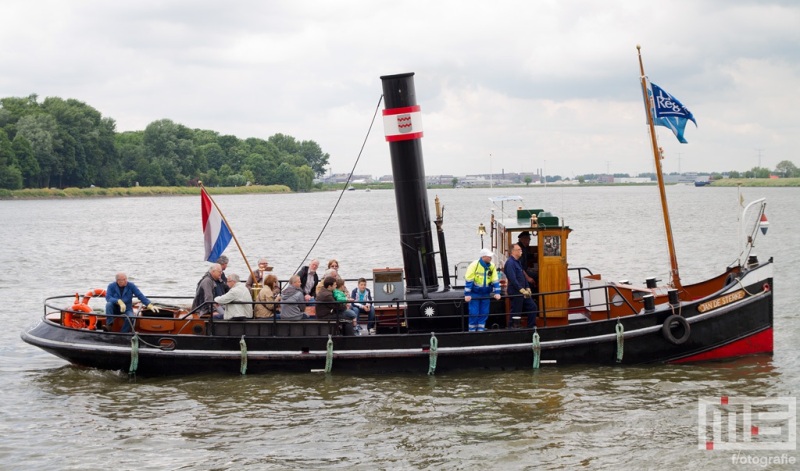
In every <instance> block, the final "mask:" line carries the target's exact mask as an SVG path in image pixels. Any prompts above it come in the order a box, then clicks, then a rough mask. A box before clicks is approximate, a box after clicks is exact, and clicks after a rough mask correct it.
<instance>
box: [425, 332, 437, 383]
mask: <svg viewBox="0 0 800 471" xmlns="http://www.w3.org/2000/svg"><path fill="white" fill-rule="evenodd" d="M438 355H439V339H437V338H436V335H435V334H434V333H433V332H431V349H430V353H429V356H428V375H433V374H434V373H435V372H436V357H437V356H438Z"/></svg>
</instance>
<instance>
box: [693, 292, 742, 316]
mask: <svg viewBox="0 0 800 471" xmlns="http://www.w3.org/2000/svg"><path fill="white" fill-rule="evenodd" d="M743 298H744V290H743V289H740V290H739V291H735V292H733V293H731V294H726V295H725V296H721V297H719V298H717V299H714V300H711V301H708V302H705V303H703V304H701V305H699V306H697V310H698V311H700V312H707V311H711V310H713V309H716V308H718V307H722V306H724V305H726V304H730V303H733V302H736V301H738V300H740V299H743Z"/></svg>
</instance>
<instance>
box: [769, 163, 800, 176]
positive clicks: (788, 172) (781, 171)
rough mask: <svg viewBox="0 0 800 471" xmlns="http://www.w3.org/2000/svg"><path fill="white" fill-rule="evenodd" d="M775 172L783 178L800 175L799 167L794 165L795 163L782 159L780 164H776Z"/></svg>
mask: <svg viewBox="0 0 800 471" xmlns="http://www.w3.org/2000/svg"><path fill="white" fill-rule="evenodd" d="M775 173H777V174H778V175H780V176H782V177H783V178H790V177H797V176H800V172H798V169H797V167H796V166H795V165H794V163H792V162H790V161H788V160H782V161H780V162H779V163H778V165H776V166H775Z"/></svg>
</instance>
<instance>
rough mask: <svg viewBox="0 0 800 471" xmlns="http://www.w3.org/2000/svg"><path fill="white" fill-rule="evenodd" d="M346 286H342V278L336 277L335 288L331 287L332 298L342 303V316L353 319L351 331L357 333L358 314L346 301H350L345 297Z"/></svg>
mask: <svg viewBox="0 0 800 471" xmlns="http://www.w3.org/2000/svg"><path fill="white" fill-rule="evenodd" d="M346 289H347V288H345V286H344V280H343V279H342V278H341V277H337V278H336V288H334V289H333V299H335V300H336V301H338V302H340V303H344V307H345V309H344V311H342V317H343V318H345V319H350V320H352V321H353V332H355V334H356V335H358V315H357V314H356V312H355V311H353V310H352V309H350V303H349V302H348V301H352V299H349V298H348V297H347V294H346V293H347V291H345V290H346Z"/></svg>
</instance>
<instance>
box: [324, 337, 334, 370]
mask: <svg viewBox="0 0 800 471" xmlns="http://www.w3.org/2000/svg"><path fill="white" fill-rule="evenodd" d="M332 368H333V338H332V337H331V334H328V351H327V353H326V354H325V373H330V372H331V369H332Z"/></svg>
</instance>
